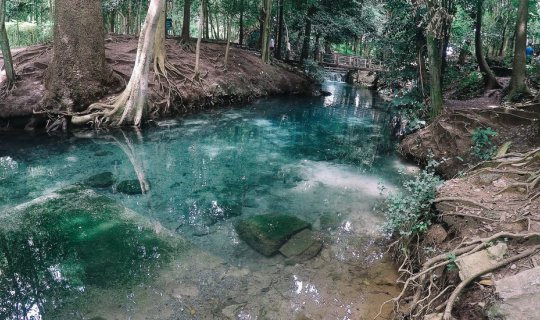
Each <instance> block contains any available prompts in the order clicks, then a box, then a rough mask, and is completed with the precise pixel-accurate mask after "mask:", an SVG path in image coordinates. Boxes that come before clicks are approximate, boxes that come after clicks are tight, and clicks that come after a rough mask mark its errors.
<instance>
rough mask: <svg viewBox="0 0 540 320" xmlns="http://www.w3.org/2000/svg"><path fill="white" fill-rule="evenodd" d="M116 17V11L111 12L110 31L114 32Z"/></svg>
mask: <svg viewBox="0 0 540 320" xmlns="http://www.w3.org/2000/svg"><path fill="white" fill-rule="evenodd" d="M115 18H116V11H114V10H113V11H111V13H109V32H110V33H114V20H115Z"/></svg>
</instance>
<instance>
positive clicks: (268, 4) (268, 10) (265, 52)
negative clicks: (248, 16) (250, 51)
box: [261, 0, 272, 63]
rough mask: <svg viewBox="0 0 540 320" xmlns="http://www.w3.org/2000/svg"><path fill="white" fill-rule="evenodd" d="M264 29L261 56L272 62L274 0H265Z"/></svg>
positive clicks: (264, 59)
mask: <svg viewBox="0 0 540 320" xmlns="http://www.w3.org/2000/svg"><path fill="white" fill-rule="evenodd" d="M263 4H264V6H263V11H264V15H263V18H264V20H263V30H262V44H261V46H262V47H261V57H262V60H263V61H264V62H265V63H269V62H270V48H269V43H270V23H271V21H270V20H271V19H270V18H271V17H272V0H263Z"/></svg>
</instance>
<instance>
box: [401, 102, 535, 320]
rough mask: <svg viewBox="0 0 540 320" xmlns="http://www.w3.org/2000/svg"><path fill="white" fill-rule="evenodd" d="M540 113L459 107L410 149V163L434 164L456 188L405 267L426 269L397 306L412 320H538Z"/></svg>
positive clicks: (445, 188)
mask: <svg viewBox="0 0 540 320" xmlns="http://www.w3.org/2000/svg"><path fill="white" fill-rule="evenodd" d="M473 102H474V101H473ZM539 113H540V105H539V104H527V105H511V106H501V105H498V104H496V103H494V102H492V101H485V99H484V100H482V101H476V102H475V103H458V102H455V101H450V102H449V103H447V106H446V109H445V111H444V112H443V114H442V115H441V116H439V117H438V118H437V119H435V120H434V121H433V122H432V123H431V124H430V125H429V126H428V127H426V128H425V129H422V130H420V131H418V132H417V133H414V134H412V135H409V136H408V137H406V138H405V139H404V140H403V141H402V143H401V145H400V149H401V152H402V154H404V155H405V156H406V157H409V158H413V159H415V160H416V161H418V162H420V163H426V162H427V161H428V159H430V158H433V159H434V160H436V161H437V162H438V163H439V166H438V171H439V173H440V174H441V175H442V176H444V177H445V178H446V179H448V180H447V181H445V182H444V183H443V184H442V185H441V186H440V187H439V188H438V189H437V192H436V196H435V200H434V201H433V210H434V213H435V219H434V221H433V224H432V225H431V226H430V227H429V229H428V230H427V232H426V234H424V235H423V236H421V237H420V239H419V241H418V242H416V243H415V244H413V245H412V246H413V248H410V250H411V253H412V254H411V256H409V257H406V258H405V259H409V260H410V261H416V262H417V263H416V268H415V269H414V272H413V273H411V274H409V275H408V276H405V279H406V280H405V281H406V285H405V289H404V290H403V293H402V295H401V296H400V297H398V298H399V299H398V300H399V301H400V302H402V303H403V302H404V301H406V302H407V303H405V305H407V307H406V308H404V309H402V311H403V312H404V313H406V314H409V315H411V316H412V318H415V319H416V318H419V317H420V316H422V317H423V316H427V318H424V319H445V320H448V319H451V317H453V318H454V319H495V318H496V319H499V318H503V319H537V318H535V317H537V313H536V312H535V311H534V308H535V303H534V301H535V299H536V301H537V298H538V296H539V292H540V290H539V288H538V286H537V285H535V284H531V283H533V282H534V279H539V278H540V268H539V267H538V265H539V263H540V254H539V251H540V247H539V243H540V192H539V190H538V184H539V182H540V178H539V176H538V173H539V172H540V171H539V170H540V161H539V159H540V149H539V147H540V136H539V133H538V115H539ZM481 136H482V137H481ZM483 138H486V139H487V140H485V139H483ZM480 140H481V141H489V142H486V143H480ZM489 149H491V151H490V150H489ZM493 150H495V151H496V152H495V153H494V155H493V156H492V157H491V158H490V159H489V160H487V161H482V159H481V158H482V157H483V156H486V155H488V154H489V153H490V152H492V151H493ZM486 159H487V157H486ZM523 279H527V280H525V282H524V281H523ZM531 281H532V282H531ZM407 297H409V299H410V300H407Z"/></svg>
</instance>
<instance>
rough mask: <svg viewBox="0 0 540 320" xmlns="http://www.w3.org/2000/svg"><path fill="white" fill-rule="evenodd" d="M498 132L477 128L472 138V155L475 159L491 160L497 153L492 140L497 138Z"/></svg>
mask: <svg viewBox="0 0 540 320" xmlns="http://www.w3.org/2000/svg"><path fill="white" fill-rule="evenodd" d="M496 135H497V132H496V131H494V130H493V129H491V128H489V127H488V128H486V129H482V128H476V129H475V130H474V131H473V133H472V136H471V139H472V146H471V153H472V155H473V156H474V157H476V158H478V159H480V160H484V161H485V160H489V159H491V157H493V154H494V153H495V150H496V148H495V146H494V145H493V141H491V138H492V137H494V136H496Z"/></svg>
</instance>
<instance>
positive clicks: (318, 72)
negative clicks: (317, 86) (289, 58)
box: [304, 59, 326, 83]
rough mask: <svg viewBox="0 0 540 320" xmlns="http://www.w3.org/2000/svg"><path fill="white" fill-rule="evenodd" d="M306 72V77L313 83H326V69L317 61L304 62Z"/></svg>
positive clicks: (308, 60)
mask: <svg viewBox="0 0 540 320" xmlns="http://www.w3.org/2000/svg"><path fill="white" fill-rule="evenodd" d="M304 72H305V74H306V76H307V77H309V78H310V79H312V80H313V81H315V82H317V83H322V82H324V79H325V75H326V73H325V71H324V68H322V67H321V66H319V64H318V63H317V61H315V60H312V59H307V60H304Z"/></svg>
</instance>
